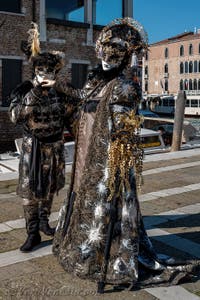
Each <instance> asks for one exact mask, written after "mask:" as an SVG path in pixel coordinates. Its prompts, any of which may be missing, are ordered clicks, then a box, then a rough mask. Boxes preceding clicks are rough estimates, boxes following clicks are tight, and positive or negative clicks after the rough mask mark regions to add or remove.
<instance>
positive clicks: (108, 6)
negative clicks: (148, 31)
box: [0, 0, 133, 153]
mask: <svg viewBox="0 0 200 300" xmlns="http://www.w3.org/2000/svg"><path fill="white" fill-rule="evenodd" d="M132 14H133V0H112V1H107V0H56V1H55V0H46V1H45V0H1V1H0V39H1V43H0V153H2V152H4V151H8V150H11V151H12V150H15V149H14V142H13V141H14V139H15V138H17V137H20V136H21V135H22V130H21V127H20V126H18V127H14V126H13V124H11V122H10V121H9V117H8V106H9V94H10V92H11V91H12V89H13V88H14V87H16V85H17V84H19V83H21V82H22V81H24V80H27V79H30V78H31V77H32V68H31V66H30V65H29V63H28V62H27V61H26V58H25V56H24V55H23V54H22V52H21V50H20V45H21V42H22V41H23V40H26V39H27V31H28V29H29V28H30V25H31V22H32V21H33V22H36V23H37V24H38V25H39V30H40V41H41V49H42V50H44V51H46V50H47V51H50V50H58V51H62V52H64V53H65V67H64V68H65V69H64V72H65V74H66V77H67V79H68V80H69V82H71V83H72V84H73V85H74V86H75V87H77V88H81V87H82V86H83V84H84V82H85V80H86V77H87V73H88V71H89V70H90V69H91V68H93V67H94V66H95V65H96V64H97V63H98V61H97V59H96V55H95V51H94V45H95V41H96V38H97V36H98V34H99V32H100V30H101V29H102V26H104V25H106V24H107V23H109V22H110V21H111V20H113V19H115V18H120V17H125V16H129V17H132Z"/></svg>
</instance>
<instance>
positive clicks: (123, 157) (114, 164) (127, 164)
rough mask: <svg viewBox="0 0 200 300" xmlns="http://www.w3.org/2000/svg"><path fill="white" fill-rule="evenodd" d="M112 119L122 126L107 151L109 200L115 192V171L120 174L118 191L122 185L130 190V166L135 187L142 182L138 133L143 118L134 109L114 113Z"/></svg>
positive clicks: (141, 152)
mask: <svg viewBox="0 0 200 300" xmlns="http://www.w3.org/2000/svg"><path fill="white" fill-rule="evenodd" d="M114 119H115V120H116V119H117V120H118V123H119V124H123V125H124V126H123V128H122V129H118V130H117V131H116V133H115V134H116V138H115V139H114V141H112V142H111V145H110V149H109V153H108V169H109V173H110V176H109V179H108V183H107V185H108V188H109V190H110V195H109V198H108V201H111V200H112V198H113V196H114V194H115V193H116V188H115V182H116V174H117V173H118V174H119V176H120V185H119V187H118V193H120V192H122V191H123V187H124V186H125V187H126V190H127V191H130V190H131V187H130V183H129V170H130V169H131V168H134V170H135V174H136V183H137V188H138V189H140V188H141V184H142V165H143V149H142V145H141V144H140V140H139V137H138V134H139V131H140V125H141V123H142V122H143V119H142V118H141V117H140V116H138V115H135V111H134V110H132V111H130V112H128V113H126V114H123V115H122V114H120V113H115V114H114ZM120 133H121V134H120Z"/></svg>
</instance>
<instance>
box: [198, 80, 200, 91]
mask: <svg viewBox="0 0 200 300" xmlns="http://www.w3.org/2000/svg"><path fill="white" fill-rule="evenodd" d="M198 90H200V79H199V80H198Z"/></svg>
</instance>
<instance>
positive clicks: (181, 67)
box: [180, 62, 184, 74]
mask: <svg viewBox="0 0 200 300" xmlns="http://www.w3.org/2000/svg"><path fill="white" fill-rule="evenodd" d="M183 72H184V65H183V62H181V63H180V74H183Z"/></svg>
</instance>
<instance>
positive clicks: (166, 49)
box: [165, 48, 169, 58]
mask: <svg viewBox="0 0 200 300" xmlns="http://www.w3.org/2000/svg"><path fill="white" fill-rule="evenodd" d="M168 57H169V50H168V48H165V58H168Z"/></svg>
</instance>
